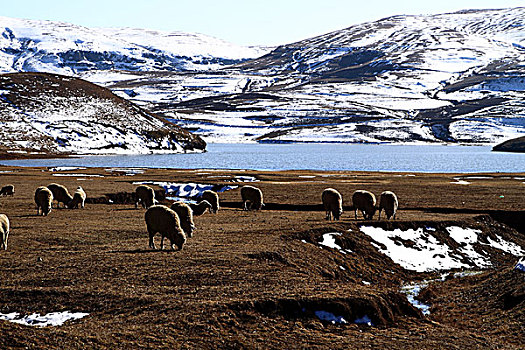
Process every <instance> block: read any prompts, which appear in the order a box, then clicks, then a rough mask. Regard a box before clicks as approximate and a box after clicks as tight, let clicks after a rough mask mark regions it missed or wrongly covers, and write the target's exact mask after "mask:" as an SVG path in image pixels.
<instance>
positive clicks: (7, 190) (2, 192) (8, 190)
mask: <svg viewBox="0 0 525 350" xmlns="http://www.w3.org/2000/svg"><path fill="white" fill-rule="evenodd" d="M14 194H15V186H14V185H5V186H4V187H2V188H1V189H0V196H13V195H14Z"/></svg>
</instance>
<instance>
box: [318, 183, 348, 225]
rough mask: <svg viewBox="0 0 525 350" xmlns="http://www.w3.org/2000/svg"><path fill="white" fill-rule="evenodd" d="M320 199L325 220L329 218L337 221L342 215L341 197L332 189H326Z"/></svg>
mask: <svg viewBox="0 0 525 350" xmlns="http://www.w3.org/2000/svg"><path fill="white" fill-rule="evenodd" d="M321 199H322V201H323V206H324V210H325V211H326V220H330V217H333V219H334V220H339V218H340V217H341V214H342V213H343V197H342V196H341V194H340V193H339V192H338V191H337V190H335V189H333V188H327V189H325V190H324V191H323V194H322V195H321Z"/></svg>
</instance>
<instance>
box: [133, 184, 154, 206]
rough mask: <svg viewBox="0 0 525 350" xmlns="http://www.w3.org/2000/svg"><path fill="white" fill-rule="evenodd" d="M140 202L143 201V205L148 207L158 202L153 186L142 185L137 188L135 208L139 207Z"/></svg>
mask: <svg viewBox="0 0 525 350" xmlns="http://www.w3.org/2000/svg"><path fill="white" fill-rule="evenodd" d="M139 203H142V207H143V208H146V209H147V208H149V207H151V206H152V205H155V204H157V200H156V199H155V191H154V190H153V188H151V187H149V186H147V185H140V186H138V187H137V188H136V189H135V208H138V207H139Z"/></svg>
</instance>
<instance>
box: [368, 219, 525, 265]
mask: <svg viewBox="0 0 525 350" xmlns="http://www.w3.org/2000/svg"><path fill="white" fill-rule="evenodd" d="M360 229H361V232H363V233H365V234H366V235H368V236H370V237H371V238H372V240H373V241H372V242H371V243H372V245H373V246H374V247H376V248H377V249H378V250H379V251H380V252H381V253H383V254H385V255H387V256H388V257H390V258H391V259H392V260H393V261H394V262H395V263H398V264H400V265H401V266H403V267H404V268H405V269H408V270H414V271H417V272H429V271H436V270H449V269H455V268H487V267H489V266H491V265H492V263H491V261H490V258H489V256H487V255H484V254H481V253H479V252H478V251H477V250H476V249H475V247H476V246H478V247H479V246H483V245H486V246H491V247H493V248H495V249H499V250H502V251H504V252H506V253H509V254H513V255H517V256H519V255H523V254H524V253H525V251H524V250H523V248H522V247H520V246H518V245H516V244H515V243H512V242H508V241H505V240H504V239H503V238H502V237H500V236H496V239H495V240H494V239H491V238H490V237H488V238H487V241H488V243H483V242H480V241H479V238H478V235H479V234H481V233H482V231H481V230H478V229H473V228H462V227H459V226H450V227H447V228H446V232H448V234H449V236H450V238H452V239H453V240H454V241H456V242H457V243H458V244H459V247H456V248H452V247H450V246H448V245H447V244H446V243H445V242H441V241H439V240H438V238H436V237H438V236H436V235H435V233H436V230H435V229H434V228H430V227H425V228H422V227H421V228H418V229H416V230H414V229H408V230H406V231H403V230H400V229H395V230H393V231H387V230H384V229H383V228H380V227H373V226H361V228H360Z"/></svg>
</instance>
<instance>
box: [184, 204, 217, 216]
mask: <svg viewBox="0 0 525 350" xmlns="http://www.w3.org/2000/svg"><path fill="white" fill-rule="evenodd" d="M189 206H190V208H191V210H193V215H194V216H201V215H202V214H204V212H205V211H206V210H209V211H210V213H211V209H212V205H211V204H210V202H208V201H200V202H199V203H198V204H193V203H191V204H189Z"/></svg>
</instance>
